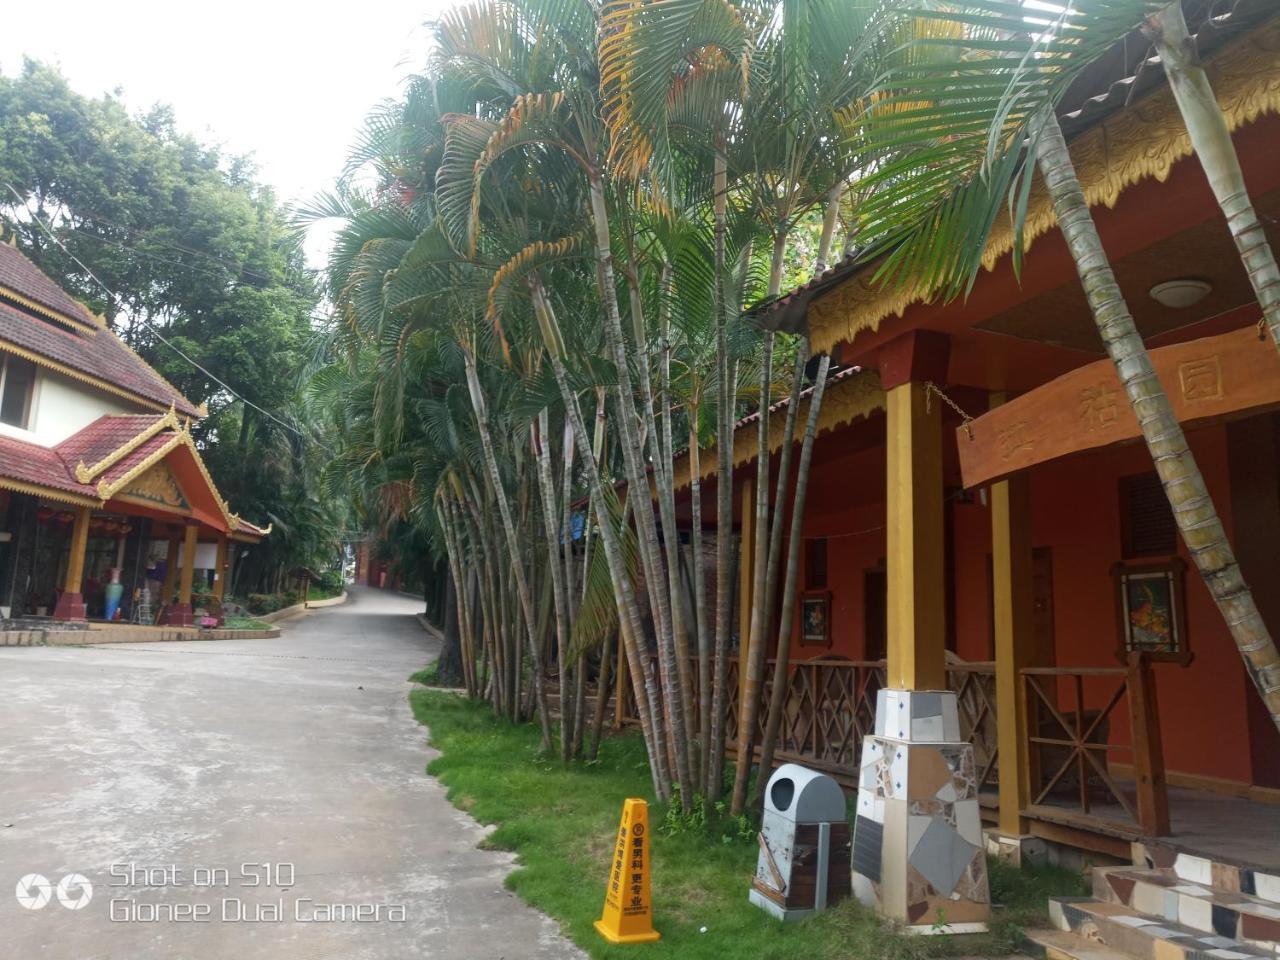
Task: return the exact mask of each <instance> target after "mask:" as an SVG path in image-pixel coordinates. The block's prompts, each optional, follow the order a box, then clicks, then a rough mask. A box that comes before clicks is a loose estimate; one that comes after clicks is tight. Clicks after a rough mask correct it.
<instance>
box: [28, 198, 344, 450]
mask: <svg viewBox="0 0 1280 960" xmlns="http://www.w3.org/2000/svg"><path fill="white" fill-rule="evenodd" d="M5 187H6V188H8V190H9V192H10V193H12V194H13V195H14V196H15V197H17V198H18V202H19V203H21V204H23V206H24V208H25V207H26V203H25V201H24V200H23V199H22V194H20V193H18V191H17V190H15V189H14V187H13V184H11V183H6V184H5ZM31 219H32V221H33V222H35V223H36V224H38V225H39V227H40V229H41V230H43V231H44V232H45V233H46V234H48V236H49V239H50V240H52V241H53V242H54V243H56V244H57V245H58V248H59V249H60V250H61V251H62V252H63V253H65V254H66V255H67V256H68V257H70V258H71V260H72V261H73V262H74V263H75V264H76V265H77V266H78V267H79V268H80V269H81V270H83V271H84V272H85V274H86V275H88V277H89V279H91V280H92V281H93V282H94V283H96V284H97V285H98V286H100V287H101V288H102V289H103V291H104V292H105V293H106V295H107V297H108V298H109V299H110V300H111V302H112V303H113V304H116V303H123V300H122V298H120V297H118V296H117V295H116V293H115V291H113V290H112V289H111V288H110V287H108V286H107V285H106V284H105V283H103V282H102V281H101V280H100V279H98V275H97V274H95V273H94V272H93V271H92V270H90V269H89V268H88V267H87V266H86V265H85V264H84V262H83V261H82V260H81V259H80V258H79V257H77V256H76V255H75V254H74V253H72V252H71V251H70V250H68V249H67V245H66V244H65V243H63V242H62V241H61V240H60V239H59V238H58V236H57V234H55V233H54V232H53V230H51V229H50V228H49V226H48V224H46V223H45V222H44V221H43V220H41V219H40V218H39V217H37V216H36V215H35V214H31ZM135 319H137V320H138V321H139V322H140V323H141V324H142V325H143V326H144V327H146V328H147V329H148V330H150V331H151V333H152V334H153V335H154V336H155V338H156V339H157V340H159V341H160V342H161V343H163V344H164V345H165V346H166V347H168V348H169V349H170V350H172V351H173V352H174V353H176V354H177V355H178V356H180V357H181V358H182V359H183V360H185V361H186V362H187V363H189V364H191V366H193V367H195V368H196V369H197V370H199V371H200V372H201V373H203V374H204V375H205V376H206V377H208V378H209V379H210V380H212V381H213V382H214V383H216V384H217V385H218V386H220V387H222V389H223V390H225V391H227V393H229V394H231V395H232V396H233V397H235V398H236V399H237V400H239V401H240V402H241V403H243V404H244V405H245V406H247V407H252V408H253V409H254V410H257V411H258V412H259V413H260V414H262V415H263V416H264V417H268V418H270V419H272V420H274V421H275V422H276V423H278V424H280V426H282V427H284V428H285V429H286V430H288V431H290V432H291V433H294V434H296V435H297V436H298V437H300V438H302V439H303V440H312V441H314V442H316V443H319V444H320V446H322V447H324V449H326V450H329V447H328V446H327V445H325V444H324V443H323V442H321V441H320V440H318V439H317V438H315V437H309V436H307V435H306V434H305V433H303V432H302V431H301V430H299V429H298V428H297V427H295V426H293V425H292V424H290V423H286V422H285V421H284V420H282V419H280V418H279V417H277V416H276V415H275V414H274V413H271V412H270V411H269V410H264V409H263V408H262V407H260V406H258V405H257V404H256V403H254V402H253V401H252V400H249V399H248V398H246V397H245V396H244V395H243V394H241V393H240V392H239V391H237V390H235V389H234V388H232V387H231V385H230V384H228V383H227V382H226V381H224V380H222V379H220V378H219V377H216V376H214V375H213V374H212V373H210V372H209V371H208V370H207V369H206V368H205V367H203V366H201V365H200V364H199V363H197V362H196V361H195V360H193V359H191V357H189V356H187V355H186V354H185V353H184V352H183V351H182V350H180V349H179V348H178V347H176V346H174V345H173V343H171V342H170V341H169V340H168V338H166V337H165V335H164V334H162V333H161V332H160V331H159V330H158V329H156V327H155V326H154V325H153V324H152V323H151V321H149V320H147V319H146V318H145V317H136V318H135ZM330 452H331V453H332V451H331V450H330Z"/></svg>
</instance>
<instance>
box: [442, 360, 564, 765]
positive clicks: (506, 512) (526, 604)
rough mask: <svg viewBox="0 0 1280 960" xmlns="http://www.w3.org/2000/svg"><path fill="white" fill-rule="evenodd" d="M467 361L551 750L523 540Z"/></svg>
mask: <svg viewBox="0 0 1280 960" xmlns="http://www.w3.org/2000/svg"><path fill="white" fill-rule="evenodd" d="M463 360H464V363H465V366H466V371H467V387H468V389H469V390H470V393H471V405H472V407H473V408H474V410H475V415H476V422H477V423H478V424H479V433H480V446H481V448H482V450H483V452H484V462H485V468H486V469H487V470H488V472H489V482H490V483H491V484H492V485H493V495H494V499H496V500H497V502H498V513H499V515H500V516H501V518H502V531H503V533H504V534H505V536H506V541H507V551H508V553H509V555H510V557H511V561H512V562H511V571H512V574H513V575H514V577H515V581H516V592H517V594H518V595H519V598H520V612H521V614H522V615H523V618H524V625H525V634H526V638H527V639H528V642H529V668H530V672H531V673H532V677H531V682H532V684H533V694H534V701H535V703H536V705H537V709H538V716H539V717H540V719H541V723H542V749H543V750H544V751H546V750H550V749H551V717H550V716H549V715H548V713H547V687H546V677H545V676H543V670H542V644H541V641H540V640H539V638H538V636H537V621H536V620H535V617H534V610H533V595H532V594H531V593H530V591H529V581H528V579H527V578H526V577H525V570H524V563H523V562H522V561H521V553H520V541H519V538H518V537H517V536H516V527H515V523H514V521H513V520H512V519H511V506H510V504H508V502H507V492H506V489H505V488H504V487H503V486H502V474H501V472H499V470H498V458H497V456H496V455H495V454H494V452H493V437H491V436H490V434H489V417H488V413H487V411H486V408H485V402H484V394H483V392H482V391H481V389H480V375H479V374H478V373H477V371H476V361H475V357H474V356H472V354H471V351H469V350H464V351H463Z"/></svg>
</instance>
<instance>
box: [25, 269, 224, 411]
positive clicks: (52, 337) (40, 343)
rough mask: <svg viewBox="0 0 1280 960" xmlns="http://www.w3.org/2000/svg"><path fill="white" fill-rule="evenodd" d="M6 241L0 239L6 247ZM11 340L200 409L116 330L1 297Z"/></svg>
mask: <svg viewBox="0 0 1280 960" xmlns="http://www.w3.org/2000/svg"><path fill="white" fill-rule="evenodd" d="M4 246H6V245H5V244H0V248H2V247H4ZM5 344H12V345H13V346H15V347H17V348H19V349H20V350H23V351H25V352H27V353H28V354H33V355H34V356H32V359H34V360H36V362H37V363H38V362H40V359H41V358H44V359H45V360H51V361H53V362H54V363H55V364H59V365H61V366H63V367H67V368H70V369H71V370H73V371H76V372H78V373H81V374H84V375H86V376H87V378H88V379H90V380H94V381H98V382H101V383H107V384H110V385H111V386H113V387H116V388H117V389H119V390H122V391H124V392H125V393H128V394H132V395H134V396H136V397H141V398H142V399H145V400H150V401H152V402H153V403H158V404H162V405H164V406H168V405H169V404H171V403H172V404H173V405H174V406H175V407H176V408H177V409H178V411H179V412H180V413H182V414H184V415H186V416H189V417H198V416H200V411H199V410H197V409H196V407H195V406H194V405H193V404H192V403H191V402H190V401H189V400H187V399H186V398H185V397H183V396H182V395H181V394H180V393H178V391H176V390H174V389H173V388H172V387H171V386H169V385H168V384H167V383H165V382H164V380H162V379H161V378H160V375H159V374H158V373H156V372H155V371H154V370H152V369H151V368H150V367H149V366H147V364H146V363H145V362H144V361H143V359H142V358H141V357H139V356H138V355H137V354H136V353H134V352H133V351H132V350H130V349H129V348H128V347H126V346H125V345H124V343H123V342H122V341H121V340H120V339H119V338H117V337H116V336H115V334H113V333H112V332H111V331H110V330H99V331H98V332H96V333H88V332H84V333H80V332H76V331H72V330H70V329H68V328H66V327H60V326H58V325H57V324H56V323H55V322H54V321H52V320H45V319H42V318H40V317H38V316H36V315H34V314H31V313H25V312H23V311H22V310H19V309H18V308H16V307H14V306H11V305H10V304H8V303H5V302H3V301H0V350H2V349H4V345H5Z"/></svg>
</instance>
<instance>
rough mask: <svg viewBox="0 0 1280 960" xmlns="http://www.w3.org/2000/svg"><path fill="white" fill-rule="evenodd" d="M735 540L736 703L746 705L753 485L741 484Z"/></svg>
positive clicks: (753, 537)
mask: <svg viewBox="0 0 1280 960" xmlns="http://www.w3.org/2000/svg"><path fill="white" fill-rule="evenodd" d="M739 496H741V498H742V503H741V504H740V506H739V508H738V509H739V511H740V514H739V516H740V524H739V533H740V536H739V537H738V704H739V706H741V705H742V704H744V703H746V702H747V655H748V654H749V653H750V652H751V586H752V584H753V583H754V582H755V563H754V561H755V555H756V550H755V543H756V535H755V530H756V485H755V481H754V480H752V479H751V478H750V477H748V478H747V479H745V480H743V481H742V490H741V492H740V494H739Z"/></svg>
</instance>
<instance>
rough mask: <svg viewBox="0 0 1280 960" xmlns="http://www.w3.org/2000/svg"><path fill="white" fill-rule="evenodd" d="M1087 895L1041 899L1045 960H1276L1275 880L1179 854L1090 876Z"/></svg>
mask: <svg viewBox="0 0 1280 960" xmlns="http://www.w3.org/2000/svg"><path fill="white" fill-rule="evenodd" d="M1093 893H1094V895H1093V897H1079V898H1075V897H1062V898H1055V899H1051V900H1050V901H1049V915H1050V918H1051V920H1052V921H1053V925H1054V927H1056V928H1057V929H1056V930H1050V931H1043V932H1040V933H1036V932H1032V933H1030V934H1029V938H1030V939H1031V940H1032V941H1033V942H1035V943H1037V944H1039V945H1040V946H1041V948H1042V949H1043V950H1044V952H1045V955H1046V957H1048V958H1050V960H1064V958H1072V960H1124V958H1129V960H1209V958H1214V960H1251V958H1270V960H1277V958H1280V878H1277V877H1275V876H1272V875H1271V874H1267V873H1262V872H1260V871H1254V870H1250V869H1245V868H1239V867H1235V866H1231V865H1226V864H1218V863H1213V862H1211V861H1209V860H1206V859H1203V858H1200V857H1189V856H1187V855H1185V854H1182V855H1179V856H1178V857H1177V858H1176V861H1174V862H1173V863H1172V865H1170V866H1163V867H1158V866H1149V867H1145V866H1144V867H1107V868H1096V869H1095V870H1094V872H1093Z"/></svg>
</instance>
